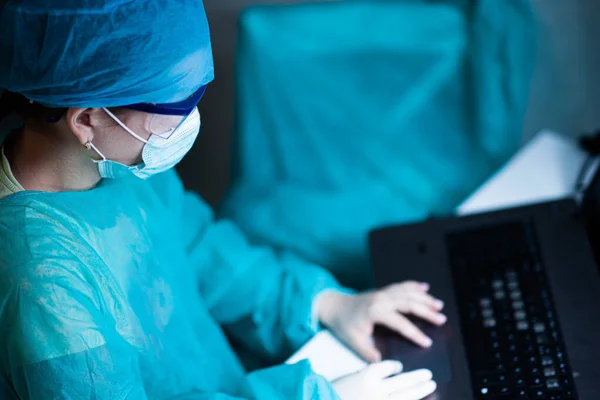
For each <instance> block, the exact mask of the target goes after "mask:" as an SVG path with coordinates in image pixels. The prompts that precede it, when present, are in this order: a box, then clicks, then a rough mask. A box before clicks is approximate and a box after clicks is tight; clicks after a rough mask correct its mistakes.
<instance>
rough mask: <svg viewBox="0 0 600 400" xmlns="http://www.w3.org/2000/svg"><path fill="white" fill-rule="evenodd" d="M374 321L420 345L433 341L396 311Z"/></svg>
mask: <svg viewBox="0 0 600 400" xmlns="http://www.w3.org/2000/svg"><path fill="white" fill-rule="evenodd" d="M376 322H378V323H380V324H381V325H384V326H386V327H387V328H389V329H391V330H393V331H396V332H398V333H399V334H400V335H402V336H404V337H405V338H407V339H408V340H410V341H412V342H414V343H416V344H417V345H419V346H421V347H431V344H432V343H433V342H432V341H431V339H430V338H429V337H427V335H425V334H424V333H423V332H422V331H421V330H420V329H419V328H417V327H416V326H415V324H413V323H412V322H410V321H409V320H408V318H406V317H405V316H403V315H401V314H398V313H396V312H391V313H388V314H386V315H384V316H382V318H379V319H378V320H377V321H376Z"/></svg>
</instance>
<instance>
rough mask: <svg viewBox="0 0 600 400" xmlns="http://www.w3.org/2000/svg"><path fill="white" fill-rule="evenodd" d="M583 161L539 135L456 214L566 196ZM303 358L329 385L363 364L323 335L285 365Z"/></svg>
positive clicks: (558, 141)
mask: <svg viewBox="0 0 600 400" xmlns="http://www.w3.org/2000/svg"><path fill="white" fill-rule="evenodd" d="M585 158H586V156H585V153H584V152H583V151H582V150H580V149H579V148H578V146H577V144H576V143H575V141H574V140H572V139H570V138H568V137H566V136H563V135H561V134H558V133H556V132H552V131H550V130H544V131H541V132H539V133H538V134H537V135H536V136H535V137H534V138H533V139H532V140H531V141H530V142H529V143H528V144H526V145H525V146H523V147H522V148H521V149H520V150H519V151H518V152H517V153H516V154H515V155H514V156H513V157H512V158H511V159H510V160H509V161H508V162H507V163H506V164H505V165H504V166H503V167H502V168H501V169H500V170H499V171H498V172H496V173H495V174H494V175H493V176H492V177H490V178H489V179H488V180H487V181H486V182H485V183H484V184H483V185H481V186H480V187H479V189H478V190H476V191H475V192H474V193H473V194H472V195H471V196H470V197H468V198H467V199H466V200H465V201H464V202H463V203H462V204H461V205H460V206H459V207H458V208H457V213H458V214H459V215H467V214H471V213H478V212H484V211H490V210H497V209H502V208H507V207H514V206H519V205H524V204H531V203H535V202H540V201H546V200H552V199H558V198H563V197H567V196H570V195H571V194H572V193H573V189H574V187H575V181H576V179H577V176H578V175H579V170H580V168H581V166H582V165H583V163H584V161H585ZM304 359H308V360H310V362H311V365H312V368H313V370H314V371H315V372H316V373H318V374H320V375H322V376H324V377H325V378H327V379H328V380H330V381H331V380H335V379H337V378H339V377H342V376H345V375H348V374H351V373H354V372H357V371H359V370H361V369H362V368H364V367H365V366H366V365H367V364H366V363H365V362H364V361H363V360H361V359H360V358H359V357H358V356H356V355H355V354H354V353H353V352H352V351H350V350H349V349H348V348H347V347H346V346H344V345H343V344H342V343H340V342H339V341H338V340H337V339H336V338H335V337H334V336H333V335H332V334H331V333H330V332H328V331H322V332H319V333H318V334H317V335H316V336H315V337H314V338H313V339H311V340H310V341H309V342H308V343H307V344H306V345H305V346H303V347H302V348H301V349H300V350H299V351H298V352H296V353H295V354H294V355H293V356H292V357H291V358H290V359H289V360H288V361H287V362H286V363H288V364H293V363H296V362H298V361H300V360H304Z"/></svg>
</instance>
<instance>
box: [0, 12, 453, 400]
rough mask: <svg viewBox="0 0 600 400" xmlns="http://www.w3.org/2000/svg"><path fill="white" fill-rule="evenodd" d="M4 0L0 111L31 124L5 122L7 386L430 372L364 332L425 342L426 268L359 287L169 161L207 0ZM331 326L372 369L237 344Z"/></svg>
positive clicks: (258, 392) (283, 347)
mask: <svg viewBox="0 0 600 400" xmlns="http://www.w3.org/2000/svg"><path fill="white" fill-rule="evenodd" d="M4 3H5V4H4V5H3V6H1V7H2V8H0V55H1V56H0V89H2V90H4V94H3V95H2V105H1V108H0V111H1V113H0V119H1V120H2V121H4V122H6V121H9V120H10V121H14V120H15V119H14V117H15V116H17V117H18V118H17V120H20V121H21V123H20V124H18V126H11V127H10V128H11V129H8V130H7V131H6V132H4V133H3V134H1V136H0V138H1V140H0V150H1V153H0V157H1V162H0V343H1V348H0V398H2V399H109V400H119V399H131V400H137V399H146V398H148V399H210V400H216V399H219V400H221V399H222V400H226V399H337V398H340V397H341V398H342V399H344V400H347V399H357V398H361V397H357V396H363V397H362V398H364V394H365V393H368V394H369V395H368V396H369V397H371V396H373V397H372V398H375V399H384V398H385V399H387V398H395V399H417V398H422V397H424V396H426V395H427V394H429V393H431V391H432V390H434V389H435V383H434V382H433V381H432V380H431V378H432V377H431V374H428V373H427V371H416V372H411V373H404V374H400V375H397V374H398V372H400V370H401V368H400V366H399V364H398V363H396V362H393V363H390V362H388V363H386V362H379V363H378V361H380V358H381V355H380V354H379V352H378V351H377V350H376V349H375V347H374V346H373V344H372V341H371V334H372V330H373V326H374V324H376V323H379V324H383V325H387V326H388V327H390V328H391V329H395V330H396V331H398V332H399V333H400V334H402V335H404V336H406V337H407V338H408V339H410V340H413V341H414V342H416V343H417V344H419V345H422V346H428V345H430V344H431V342H430V340H429V339H428V338H427V337H426V336H425V335H424V334H423V333H422V332H420V331H419V330H418V329H417V328H416V327H415V326H414V325H412V324H411V323H410V322H409V321H408V319H406V318H405V316H404V315H403V314H409V313H411V314H414V315H417V316H420V317H422V318H424V319H426V320H428V321H430V322H432V323H434V324H443V323H444V322H445V317H444V315H443V314H442V313H441V312H440V311H441V309H442V307H443V304H442V303H441V302H440V301H439V300H437V299H435V298H434V297H432V296H431V295H430V294H428V285H427V284H425V283H417V282H405V283H401V284H397V285H393V286H390V287H388V288H384V289H381V290H378V291H373V292H368V293H362V294H355V293H352V292H350V291H347V290H345V289H344V288H342V287H340V286H339V285H338V283H337V282H336V281H335V279H334V278H333V277H332V276H330V275H329V273H327V272H326V271H325V270H324V269H322V268H320V267H318V266H315V265H311V264H309V263H307V262H305V261H303V260H301V259H298V258H296V257H294V256H293V255H291V254H275V253H274V252H273V251H272V250H270V249H268V248H254V247H251V246H250V245H249V244H248V243H247V242H246V240H245V238H244V235H243V234H242V232H240V230H239V229H238V228H237V227H236V226H235V225H233V224H232V223H231V222H228V221H215V220H214V219H213V215H212V211H211V209H210V208H209V206H208V205H207V204H206V203H204V202H203V201H202V199H201V198H200V197H199V196H197V195H196V194H194V193H190V192H187V191H185V190H184V187H183V185H182V183H181V181H180V179H179V178H178V176H177V174H176V172H175V171H174V169H173V168H172V167H173V166H174V165H176V164H177V163H178V162H179V161H180V160H181V158H182V157H183V156H184V155H185V154H186V153H187V151H188V150H189V149H190V147H191V146H192V144H193V143H194V140H195V138H196V136H197V135H198V133H199V130H200V115H199V113H198V110H197V108H196V105H197V104H198V102H199V101H200V98H201V97H202V95H203V93H204V90H205V88H206V85H207V84H208V83H209V82H210V81H211V80H212V78H213V63H212V55H211V54H212V53H211V45H210V39H209V30H208V24H207V21H206V16H205V12H204V7H203V5H202V3H201V1H199V0H178V1H170V0H147V1H144V2H140V1H121V0H65V1H61V2H49V1H46V0H29V1H18V0H8V1H7V2H4ZM0 126H4V127H6V124H4V125H2V124H0ZM13 128H14V129H13ZM321 325H322V326H326V327H328V328H330V329H331V330H332V331H333V332H334V333H335V334H336V335H337V336H338V337H339V338H340V339H342V340H343V341H345V342H346V343H347V344H348V345H349V346H350V347H351V348H353V349H354V350H356V351H357V352H358V353H359V354H360V355H362V356H363V357H364V358H365V359H366V360H367V361H371V362H374V363H375V364H373V365H372V366H371V367H368V368H367V370H369V371H370V372H369V374H370V375H369V379H366V378H365V375H364V372H360V373H358V374H355V375H351V376H348V377H345V378H342V379H341V380H338V381H335V382H333V383H330V382H327V381H326V380H325V379H324V378H322V377H320V376H318V375H316V374H315V373H314V372H312V370H311V367H310V365H309V363H308V362H307V361H304V362H300V363H297V364H295V365H280V366H274V367H270V368H266V369H257V370H254V371H249V370H247V369H245V368H244V367H243V364H242V362H241V360H240V358H239V356H238V354H241V353H240V352H242V353H247V354H252V355H253V356H255V357H257V358H259V359H261V360H262V361H263V362H264V365H276V364H278V363H281V362H282V361H283V360H285V358H287V357H288V356H290V355H291V354H292V353H293V352H294V351H295V350H296V349H298V348H299V346H301V345H302V344H303V343H305V342H306V341H307V340H309V339H310V338H311V336H312V335H314V334H315V333H316V332H317V330H318V329H320V327H321ZM238 349H239V352H238V351H236V350H238ZM361 374H362V375H361ZM390 376H395V377H390ZM388 377H389V378H388ZM409 378H410V379H409Z"/></svg>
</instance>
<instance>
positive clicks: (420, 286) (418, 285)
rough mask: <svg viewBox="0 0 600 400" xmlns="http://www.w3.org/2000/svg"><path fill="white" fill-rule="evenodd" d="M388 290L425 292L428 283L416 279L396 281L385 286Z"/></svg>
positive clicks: (427, 288)
mask: <svg viewBox="0 0 600 400" xmlns="http://www.w3.org/2000/svg"><path fill="white" fill-rule="evenodd" d="M386 290H388V291H390V292H400V293H406V292H427V291H428V290H429V283H426V282H417V281H406V282H402V283H396V284H393V285H390V286H388V287H387V288H386Z"/></svg>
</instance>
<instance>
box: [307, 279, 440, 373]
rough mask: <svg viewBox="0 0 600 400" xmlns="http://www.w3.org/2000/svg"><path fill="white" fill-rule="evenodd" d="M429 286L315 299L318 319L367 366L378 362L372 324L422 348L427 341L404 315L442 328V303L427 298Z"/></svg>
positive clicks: (400, 286)
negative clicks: (382, 327)
mask: <svg viewBox="0 0 600 400" xmlns="http://www.w3.org/2000/svg"><path fill="white" fill-rule="evenodd" d="M428 291H429V285H428V284H426V283H419V282H413V281H408V282H403V283H399V284H394V285H390V286H388V287H385V288H383V289H379V290H377V291H372V292H366V293H361V294H355V295H350V294H345V293H340V292H333V291H332V292H327V293H324V294H323V295H322V296H321V298H320V299H319V303H318V312H319V319H320V321H321V322H322V323H323V325H325V326H326V327H328V328H329V329H330V330H331V331H332V332H333V333H335V335H336V336H337V337H338V338H340V339H341V340H342V341H343V342H345V343H346V344H347V345H348V346H349V347H350V348H352V349H353V350H354V351H356V352H357V353H358V354H359V355H360V356H361V357H363V358H364V359H365V360H366V361H368V362H378V361H380V360H381V354H380V352H379V351H378V350H377V349H376V348H375V345H374V343H373V331H374V328H375V325H376V324H379V325H383V326H385V327H387V328H389V329H391V330H393V331H395V332H398V333H399V334H400V335H402V336H404V337H405V338H407V339H409V340H411V341H412V342H414V343H416V344H417V345H419V346H422V347H429V346H431V344H432V343H431V339H430V338H429V337H427V336H426V335H425V334H424V333H423V332H422V331H421V330H420V329H419V328H417V327H416V326H415V325H414V324H413V323H412V322H411V321H410V320H409V319H408V318H407V317H406V316H405V315H403V314H412V315H414V316H417V317H419V318H422V319H424V320H426V321H428V322H430V323H432V324H434V325H438V326H439V325H443V324H444V323H445V322H446V316H445V315H444V314H442V313H441V312H440V311H441V310H442V308H443V307H444V303H443V302H442V301H441V300H438V299H436V298H434V297H433V296H431V295H430V294H429V293H428Z"/></svg>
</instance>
